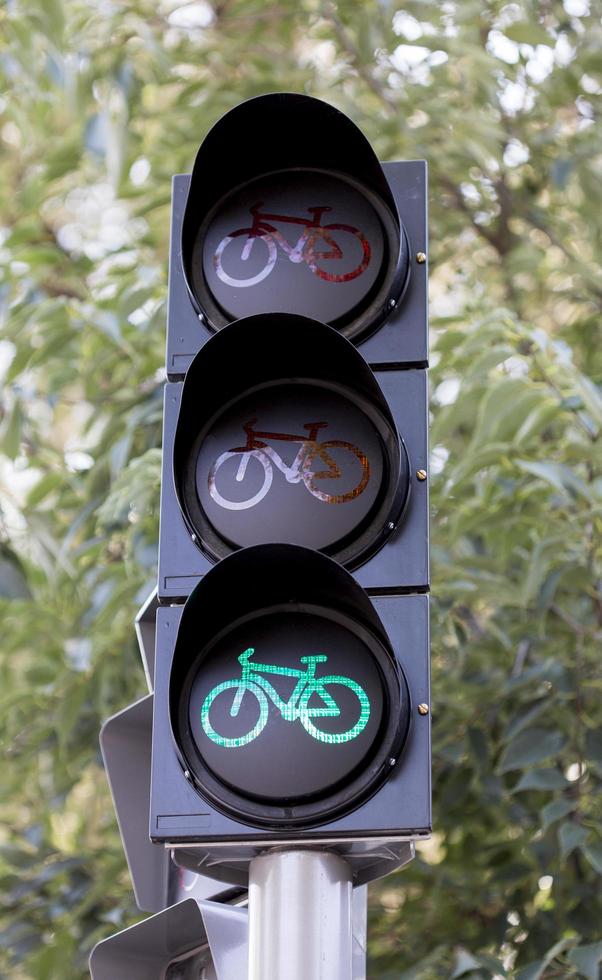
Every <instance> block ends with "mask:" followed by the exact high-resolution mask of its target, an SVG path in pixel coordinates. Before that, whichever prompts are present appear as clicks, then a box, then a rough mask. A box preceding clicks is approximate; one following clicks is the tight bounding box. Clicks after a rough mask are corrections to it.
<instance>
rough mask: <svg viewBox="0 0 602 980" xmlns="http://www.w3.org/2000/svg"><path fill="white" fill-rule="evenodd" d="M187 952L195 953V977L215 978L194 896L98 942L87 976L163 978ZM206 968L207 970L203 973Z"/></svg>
mask: <svg viewBox="0 0 602 980" xmlns="http://www.w3.org/2000/svg"><path fill="white" fill-rule="evenodd" d="M187 954H188V955H189V956H190V957H191V958H192V956H193V955H194V954H196V955H194V960H195V967H198V972H196V971H195V972H196V976H197V977H198V976H205V977H206V978H207V980H214V978H216V977H217V974H216V972H215V971H214V969H213V963H212V957H211V952H210V950H209V944H208V940H207V934H206V931H205V927H204V924H203V917H202V914H201V910H200V907H199V903H197V902H196V901H195V900H194V899H188V900H187V901H185V902H180V903H179V904H178V905H173V906H172V907H171V908H169V909H165V911H163V912H159V913H158V914H157V915H153V916H151V917H150V918H148V919H145V920H144V921H143V922H139V923H137V925H135V926H131V928H129V929H125V930H124V931H123V932H119V933H117V935H115V936H111V937H110V938H109V939H105V940H103V941H102V942H100V943H98V944H97V945H96V946H95V947H94V949H93V950H92V953H91V955H90V975H91V977H92V980H165V973H166V970H167V969H168V967H169V966H170V965H171V964H173V963H174V962H177V961H178V960H179V959H184V958H185V957H186V956H187ZM205 968H207V971H208V972H206V973H205V974H202V973H201V970H202V969H205ZM240 975H241V976H244V973H243V974H240ZM190 976H191V977H192V976H193V974H192V973H191V974H190Z"/></svg>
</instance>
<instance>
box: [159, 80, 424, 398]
mask: <svg viewBox="0 0 602 980" xmlns="http://www.w3.org/2000/svg"><path fill="white" fill-rule="evenodd" d="M426 220H427V203H426V164H425V163H424V161H421V160H410V161H399V162H394V163H385V164H381V163H380V162H379V161H378V159H377V158H376V156H375V154H374V151H373V150H372V147H371V146H370V144H369V143H368V141H367V140H366V138H365V136H364V135H363V134H362V133H361V132H360V130H359V129H358V128H357V126H355V124H354V123H352V122H351V120H350V119H348V118H347V117H346V116H344V115H343V113H341V112H339V111H338V110H337V109H335V108H334V107H333V106H330V105H327V104H326V103H324V102H321V101H320V100H318V99H313V98H310V97H309V96H305V95H293V94H276V95H264V96H260V97H258V98H255V99H250V100H249V101H248V102H243V103H242V104H241V105H239V106H236V108H234V109H232V110H231V111H230V112H228V113H227V114H226V115H225V116H223V117H222V119H220V120H219V121H218V122H217V123H216V124H215V126H214V127H213V129H212V130H211V131H210V132H209V134H208V135H207V137H206V138H205V140H204V141H203V143H202V144H201V147H200V149H199V152H198V154H197V158H196V160H195V163H194V167H193V171H192V175H191V176H188V175H185V174H179V175H177V176H176V177H175V178H174V183H173V207H172V228H171V259H170V277H169V303H168V331H167V373H168V377H169V378H170V379H172V380H176V379H178V378H181V377H182V376H183V375H184V374H185V373H186V370H187V369H188V367H189V365H190V362H191V361H192V358H193V357H194V355H195V354H196V353H197V351H198V350H199V349H200V348H201V347H202V346H203V345H204V344H205V343H206V342H207V341H208V340H209V338H210V337H211V336H212V335H213V334H214V333H215V332H216V331H218V330H220V329H221V328H223V327H224V326H226V325H227V324H228V323H231V322H232V321H233V320H237V319H240V318H241V317H244V316H251V315H253V314H256V313H273V312H278V313H285V312H286V313H297V314H300V315H303V316H308V317H310V318H313V319H316V320H320V321H321V322H324V323H328V324H329V325H330V326H332V327H334V328H335V329H337V330H338V331H339V332H340V333H342V334H344V336H346V337H348V338H349V339H350V340H352V341H353V343H354V344H355V345H356V346H358V347H359V349H360V350H361V352H362V355H363V356H364V358H365V359H366V360H367V361H368V363H369V364H372V365H383V366H385V367H387V368H390V367H393V366H400V367H401V366H404V367H405V366H408V365H413V366H416V367H425V366H426V364H427V361H428V337H427V293H426V288H427V275H426V251H427V249H426V239H427V227H426ZM282 342H283V343H285V342H286V339H285V338H283V341H282Z"/></svg>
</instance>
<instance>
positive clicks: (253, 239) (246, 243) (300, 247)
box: [213, 201, 370, 287]
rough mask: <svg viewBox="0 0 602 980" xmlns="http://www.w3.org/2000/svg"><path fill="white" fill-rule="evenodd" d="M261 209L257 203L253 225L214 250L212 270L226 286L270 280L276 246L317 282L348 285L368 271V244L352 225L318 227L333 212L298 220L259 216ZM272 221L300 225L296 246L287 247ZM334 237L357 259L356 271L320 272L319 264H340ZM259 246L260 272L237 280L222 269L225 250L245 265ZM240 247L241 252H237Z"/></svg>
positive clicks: (314, 211) (312, 210)
mask: <svg viewBox="0 0 602 980" xmlns="http://www.w3.org/2000/svg"><path fill="white" fill-rule="evenodd" d="M262 205H263V201H259V202H258V203H257V204H254V205H253V207H251V208H250V209H249V210H250V213H251V218H252V224H251V226H250V227H249V228H239V229H238V230H237V231H231V232H230V234H228V235H226V236H225V237H224V238H222V240H221V242H220V243H219V245H218V246H217V249H216V251H215V255H214V256H213V267H214V269H215V272H216V274H217V276H218V278H219V279H221V281H222V282H224V283H226V284H227V285H228V286H235V287H247V286H256V285H257V283H259V282H261V281H262V280H263V279H265V278H266V277H267V276H269V274H270V272H271V271H272V269H273V268H274V266H275V264H276V259H277V257H278V249H277V247H276V246H277V245H279V246H280V248H281V249H282V251H283V252H284V254H285V255H287V256H288V258H289V260H290V261H291V262H293V263H300V262H305V264H306V265H307V266H309V268H310V269H311V271H312V272H313V274H314V275H315V276H318V277H319V278H320V279H325V280H326V281H327V282H349V281H350V280H351V279H355V278H356V277H357V276H361V274H362V272H364V271H365V270H366V269H367V267H368V264H369V262H370V244H369V242H368V240H367V239H366V238H365V237H364V235H362V233H361V231H359V229H358V228H354V227H353V225H346V224H341V223H340V222H334V223H333V224H330V225H322V224H321V223H320V222H321V220H322V215H323V214H324V213H325V212H327V211H332V208H330V207H326V206H321V207H311V208H308V209H307V211H308V213H309V214H311V215H312V216H313V217H312V218H300V217H295V216H294V215H288V214H268V213H267V212H261V211H260V208H261V207H262ZM271 221H277V222H281V223H285V224H293V225H302V226H303V231H302V232H301V234H300V236H299V238H298V240H297V243H296V244H295V245H290V244H289V242H288V241H287V240H286V238H285V237H284V235H283V234H282V233H281V232H279V231H278V229H277V228H276V227H275V226H274V225H273V224H270V222H271ZM334 233H336V237H337V238H339V239H340V238H341V237H343V241H345V240H347V241H348V243H349V245H350V246H351V248H352V252H353V254H354V255H356V254H357V256H358V258H359V259H360V261H359V263H358V264H357V265H356V266H355V268H353V269H351V270H349V271H348V272H337V271H336V266H335V267H334V270H333V266H328V268H321V267H320V266H319V265H318V262H326V261H328V262H331V261H334V262H337V261H338V262H340V261H342V260H343V249H342V248H341V246H340V245H339V244H338V242H337V240H336V239H335V237H334ZM353 239H355V241H356V242H357V243H359V245H360V248H361V251H360V249H357V248H355V249H354V248H353V245H354V242H353ZM233 242H234V243H237V248H236V249H235V248H234V247H233V246H232V243H233ZM259 242H261V243H263V246H264V247H265V249H267V252H266V254H265V264H264V265H263V267H262V268H261V269H260V270H259V272H257V273H255V275H249V276H248V277H245V278H236V277H235V276H231V275H229V273H228V272H226V270H225V269H224V262H223V259H224V253H225V252H226V250H228V253H229V255H231V256H232V258H233V259H234V258H235V256H238V257H239V259H240V261H242V262H246V261H248V259H249V258H250V255H251V251H253V250H256V249H257V248H258V247H259V244H257V245H256V244H255V243H259ZM241 246H242V249H240V247H241ZM345 247H347V248H348V247H349V246H348V245H347V246H345Z"/></svg>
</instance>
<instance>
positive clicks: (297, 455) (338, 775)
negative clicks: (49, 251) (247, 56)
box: [150, 94, 431, 882]
mask: <svg viewBox="0 0 602 980" xmlns="http://www.w3.org/2000/svg"><path fill="white" fill-rule="evenodd" d="M426 251H427V248H426V168H425V164H424V163H423V162H421V161H411V162H399V163H390V164H385V165H381V164H380V163H379V161H378V160H377V158H376V156H375V155H374V153H373V151H372V149H371V147H370V145H369V144H368V142H367V140H366V139H365V137H364V136H363V135H362V134H361V133H360V131H359V130H358V129H357V127H356V126H355V125H354V124H353V123H352V122H351V121H350V120H349V119H347V118H346V117H345V116H344V115H343V114H342V113H340V112H338V110H336V109H334V108H332V107H331V106H328V105H326V104H325V103H323V102H320V101H318V100H316V99H312V98H309V97H307V96H299V95H290V94H280V95H270V96H264V97H261V98H257V99H253V100H251V101H250V102H247V103H244V104H242V105H240V106H238V107H237V108H236V109H233V110H232V111H231V112H230V113H228V114H227V115H226V116H225V117H224V118H223V119H222V120H220V121H219V122H218V123H217V124H216V125H215V126H214V128H213V129H212V130H211V132H210V133H209V135H208V136H207V137H206V139H205V140H204V142H203V144H202V145H201V147H200V149H199V152H198V155H197V159H196V161H195V165H194V169H193V173H192V176H191V177H188V176H186V175H179V176H177V177H176V178H175V180H174V198H173V212H172V241H171V257H170V275H169V305H168V339H167V371H168V377H169V379H170V380H169V381H168V383H167V385H166V388H165V414H164V435H163V478H162V491H161V530H160V552H159V583H158V596H159V602H160V603H161V605H160V607H159V609H158V612H157V651H156V661H155V703H154V718H153V759H152V789H151V812H150V835H151V838H152V840H154V841H155V842H159V843H163V844H165V845H169V846H172V847H175V848H177V849H182V850H181V857H180V860H181V863H182V864H184V865H186V866H187V867H189V868H194V869H196V870H198V869H199V868H202V867H203V866H204V865H205V864H206V862H213V863H215V862H218V863H219V862H220V861H223V862H224V865H225V866H227V874H228V877H227V878H226V880H230V881H236V880H239V881H241V882H244V880H245V875H246V867H247V865H248V862H249V860H250V859H251V858H252V857H253V856H254V855H255V854H256V853H257V852H258V850H259V849H260V848H262V847H265V846H266V844H267V843H270V842H273V843H274V844H277V843H312V842H313V843H318V842H319V843H322V844H323V843H328V845H329V846H333V847H335V848H336V849H337V850H338V851H339V852H340V853H342V854H343V855H344V856H345V857H346V858H347V859H348V860H349V861H351V863H352V865H353V868H354V873H355V876H356V881H366V880H370V879H371V878H373V877H377V876H378V875H379V874H382V873H384V872H385V870H387V869H388V868H390V867H391V866H393V865H395V864H397V865H399V864H400V863H402V862H403V861H405V860H407V847H408V845H407V844H405V843H404V842H405V841H410V840H413V839H416V838H419V837H421V836H426V835H428V834H429V832H430V823H431V816H430V713H429V705H430V699H429V638H428V601H429V600H428V595H427V594H426V593H427V592H428V588H429V574H428V489H427V488H428V480H427V471H428V457H427V426H428V402H427V372H426V366H427V304H426V286H427V279H426Z"/></svg>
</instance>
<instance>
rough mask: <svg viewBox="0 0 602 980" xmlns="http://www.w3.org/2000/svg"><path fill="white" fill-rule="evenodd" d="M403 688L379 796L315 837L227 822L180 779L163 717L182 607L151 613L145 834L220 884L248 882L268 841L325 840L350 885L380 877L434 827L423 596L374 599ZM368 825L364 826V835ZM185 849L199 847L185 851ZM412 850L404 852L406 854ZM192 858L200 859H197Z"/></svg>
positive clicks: (307, 832)
mask: <svg viewBox="0 0 602 980" xmlns="http://www.w3.org/2000/svg"><path fill="white" fill-rule="evenodd" d="M372 602H373V603H374V606H375V608H376V611H377V613H378V615H379V616H380V618H381V621H382V622H383V625H384V626H385V628H386V630H387V633H388V635H389V638H390V641H391V644H392V646H393V649H394V651H395V655H396V656H397V658H398V659H399V661H400V663H401V665H402V667H403V669H404V672H405V674H406V678H407V681H408V685H409V689H410V696H411V701H412V705H413V708H412V722H411V726H410V732H409V735H408V739H407V741H406V745H405V747H404V751H403V753H402V755H401V758H400V759H399V760H397V762H396V764H395V766H394V768H393V770H392V773H391V776H390V777H389V779H388V780H387V781H386V783H384V784H383V786H381V788H380V789H379V791H378V793H377V794H376V795H375V796H374V797H372V798H371V799H369V800H366V801H365V802H364V803H363V804H361V805H360V806H359V807H358V808H357V809H356V810H355V811H353V812H352V813H349V814H346V815H345V816H344V817H341V818H339V819H337V820H334V821H332V822H331V823H329V824H328V825H324V826H321V827H320V829H319V831H318V832H316V831H313V830H311V829H310V830H296V831H295V832H294V833H292V834H289V835H288V836H287V834H286V832H283V831H278V832H272V831H266V830H261V831H260V830H257V829H255V828H251V827H247V826H245V825H244V824H240V823H238V822H237V821H235V820H233V819H232V818H230V817H227V816H224V815H223V814H221V813H219V812H218V811H217V810H216V809H214V808H213V807H212V806H211V804H209V803H208V802H207V801H206V800H204V799H203V798H202V797H201V796H200V795H199V793H197V792H196V790H195V789H194V788H193V787H192V786H191V785H190V783H189V782H188V781H187V780H186V779H185V778H184V774H183V772H182V768H181V766H180V765H179V763H178V761H177V759H176V755H175V752H174V749H173V743H172V735H171V729H170V725H169V717H168V685H169V675H170V669H171V662H172V656H173V648H174V644H175V639H176V634H177V628H178V623H179V619H180V616H181V610H182V607H179V608H166V607H161V608H160V609H159V610H158V613H157V627H158V628H157V634H158V636H157V643H158V646H157V675H156V694H157V698H156V702H155V715H154V727H153V772H152V791H151V814H150V818H151V819H150V832H151V835H152V836H153V837H154V838H155V839H157V840H163V841H168V842H169V843H170V844H171V845H172V846H173V845H176V844H180V845H184V846H186V845H188V846H186V858H183V857H181V858H180V861H181V863H185V864H186V866H187V867H189V868H192V869H193V870H202V871H203V872H204V873H205V874H207V873H208V874H215V875H216V876H218V875H219V876H220V877H221V878H222V880H228V881H232V882H238V883H240V884H242V885H244V884H245V882H246V866H247V865H248V861H249V860H250V859H251V858H252V857H253V856H254V855H255V854H256V853H258V851H259V850H261V849H262V847H263V846H265V844H266V843H267V844H270V843H272V844H273V843H280V842H284V841H289V840H290V841H292V842H293V843H294V842H298V843H300V842H308V843H309V842H311V843H317V844H319V843H324V842H325V841H328V842H329V846H333V847H335V849H336V850H337V851H338V852H339V853H341V854H342V855H343V856H345V857H346V858H347V860H349V861H350V863H351V864H352V867H353V869H354V875H355V878H354V880H355V882H356V883H357V884H360V883H363V882H365V881H370V880H372V879H373V878H378V877H380V876H381V875H384V874H386V873H387V871H390V870H393V868H394V867H396V866H399V865H400V864H403V863H405V862H406V861H407V860H409V859H410V858H411V856H412V852H411V847H410V845H409V844H404V838H405V839H406V840H407V839H417V838H420V837H426V836H428V834H429V833H430V827H431V788H430V714H429V715H426V716H422V715H419V714H418V711H417V708H416V706H417V705H418V704H420V703H421V702H425V703H427V704H430V696H429V655H428V644H429V635H428V604H429V600H428V596H425V595H400V596H378V597H374V598H373V599H372ZM366 828H367V829H366ZM191 842H198V843H199V844H200V846H198V847H197V846H194V847H191V846H190V844H191ZM408 852H409V853H408ZM197 855H198V858H197Z"/></svg>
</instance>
